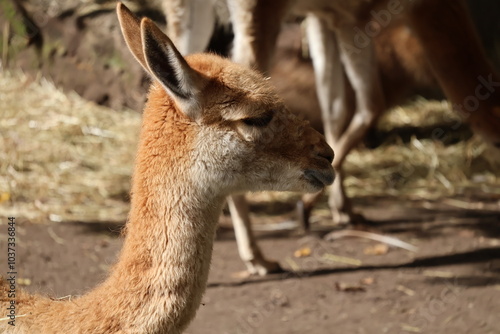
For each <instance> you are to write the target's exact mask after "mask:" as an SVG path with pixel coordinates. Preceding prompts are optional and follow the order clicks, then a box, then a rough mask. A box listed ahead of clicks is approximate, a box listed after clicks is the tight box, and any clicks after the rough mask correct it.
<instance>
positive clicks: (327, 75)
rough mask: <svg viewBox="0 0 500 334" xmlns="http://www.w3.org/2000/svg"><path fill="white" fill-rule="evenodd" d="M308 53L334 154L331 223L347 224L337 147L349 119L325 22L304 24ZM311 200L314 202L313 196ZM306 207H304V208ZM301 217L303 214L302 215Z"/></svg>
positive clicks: (340, 69) (337, 55)
mask: <svg viewBox="0 0 500 334" xmlns="http://www.w3.org/2000/svg"><path fill="white" fill-rule="evenodd" d="M306 29H307V36H308V42H309V50H310V53H311V58H312V61H313V65H314V74H315V76H316V89H317V93H318V99H319V102H320V106H321V112H322V117H323V123H324V127H325V137H326V140H327V142H328V143H329V144H330V145H331V146H332V147H333V150H334V152H335V158H334V165H336V166H337V174H336V177H335V181H334V184H333V187H332V188H331V189H330V198H329V205H330V208H331V210H332V215H333V221H334V222H335V223H347V222H349V221H350V217H351V207H350V203H349V201H348V199H347V197H346V195H345V192H344V188H343V174H342V170H341V169H342V162H343V157H342V155H340V156H339V152H338V150H339V144H340V141H341V139H342V137H343V134H344V132H345V129H346V128H347V126H348V124H349V121H350V119H351V117H352V108H350V106H349V104H348V101H347V94H346V85H347V83H346V82H345V77H344V69H343V66H342V62H341V59H340V47H339V43H338V40H337V37H336V35H335V32H334V31H333V30H331V29H330V28H329V27H328V22H326V21H325V20H324V19H322V18H319V17H317V16H315V15H308V17H307V21H306ZM313 199H314V200H316V199H315V198H314V197H313ZM307 206H308V204H305V205H304V207H306V208H307ZM304 216H305V214H304Z"/></svg>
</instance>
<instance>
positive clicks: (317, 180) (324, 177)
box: [304, 169, 335, 188]
mask: <svg viewBox="0 0 500 334" xmlns="http://www.w3.org/2000/svg"><path fill="white" fill-rule="evenodd" d="M304 178H305V179H306V180H307V181H308V182H309V183H310V184H312V185H313V186H315V187H317V188H323V187H326V186H328V185H330V184H332V183H333V180H334V179H335V176H334V174H333V169H327V170H317V169H306V170H305V171H304Z"/></svg>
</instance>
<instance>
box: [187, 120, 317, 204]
mask: <svg viewBox="0 0 500 334" xmlns="http://www.w3.org/2000/svg"><path fill="white" fill-rule="evenodd" d="M254 135H255V133H254ZM250 137H253V136H250ZM248 139H250V138H248ZM252 139H254V138H252ZM258 145H259V143H254V142H248V141H246V139H243V138H242V137H241V135H239V134H237V133H236V132H234V131H233V130H222V129H219V128H216V127H210V126H201V127H200V130H199V133H198V135H197V140H196V141H195V144H194V147H193V151H192V158H193V159H192V161H193V165H192V166H191V168H190V173H191V174H192V176H193V177H192V180H193V182H196V183H197V184H199V185H200V187H203V185H207V184H210V185H212V186H213V187H214V188H212V189H206V188H205V189H204V190H205V191H209V192H215V193H218V194H225V195H229V194H230V193H235V192H243V191H301V192H302V191H305V192H316V191H319V190H320V189H318V188H316V187H314V186H313V185H311V184H310V183H308V182H307V181H305V180H304V179H303V170H302V168H301V167H300V166H299V165H298V164H295V163H293V162H291V161H285V160H284V159H280V158H278V157H276V158H270V157H269V156H267V155H266V154H265V153H262V152H260V151H259V147H258Z"/></svg>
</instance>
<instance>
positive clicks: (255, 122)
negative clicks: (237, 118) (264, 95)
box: [241, 112, 273, 127]
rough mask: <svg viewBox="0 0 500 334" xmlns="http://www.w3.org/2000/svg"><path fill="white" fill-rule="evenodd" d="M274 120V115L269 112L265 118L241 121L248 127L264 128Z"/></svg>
mask: <svg viewBox="0 0 500 334" xmlns="http://www.w3.org/2000/svg"><path fill="white" fill-rule="evenodd" d="M272 119H273V113H272V112H268V113H265V114H264V115H263V116H259V117H251V118H243V119H242V120H241V121H242V122H243V123H245V124H246V125H248V126H255V127H263V126H266V125H268V124H269V123H270V122H271V121H272Z"/></svg>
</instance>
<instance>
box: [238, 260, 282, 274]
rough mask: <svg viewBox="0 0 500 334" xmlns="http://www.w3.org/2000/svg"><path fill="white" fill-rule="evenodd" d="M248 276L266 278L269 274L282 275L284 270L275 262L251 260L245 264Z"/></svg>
mask: <svg viewBox="0 0 500 334" xmlns="http://www.w3.org/2000/svg"><path fill="white" fill-rule="evenodd" d="M245 264H246V265H247V270H248V273H249V274H250V275H258V276H266V275H269V274H278V273H283V272H284V270H283V268H281V266H280V264H279V263H278V262H275V261H268V260H260V261H256V260H252V261H248V262H246V263H245Z"/></svg>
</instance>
